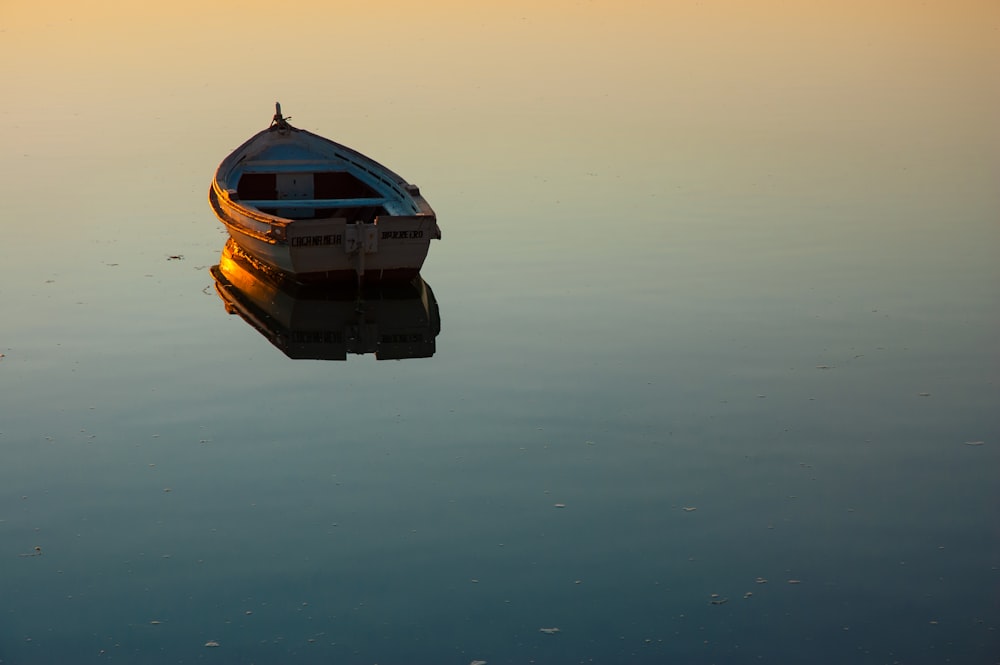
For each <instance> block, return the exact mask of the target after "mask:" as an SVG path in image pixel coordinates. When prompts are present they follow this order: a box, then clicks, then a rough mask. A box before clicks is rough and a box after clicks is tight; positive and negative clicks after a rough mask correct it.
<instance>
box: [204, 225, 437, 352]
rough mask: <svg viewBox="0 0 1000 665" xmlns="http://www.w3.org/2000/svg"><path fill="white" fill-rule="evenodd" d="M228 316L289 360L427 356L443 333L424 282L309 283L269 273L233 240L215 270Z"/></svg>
mask: <svg viewBox="0 0 1000 665" xmlns="http://www.w3.org/2000/svg"><path fill="white" fill-rule="evenodd" d="M211 272H212V277H213V278H214V279H215V290H216V292H217V293H218V294H219V297H220V298H222V301H223V302H224V303H225V306H226V311H227V312H229V313H230V314H238V315H239V316H240V317H241V318H242V319H243V320H244V321H246V322H247V323H249V324H250V325H251V326H253V327H254V328H256V329H257V331H258V332H259V333H260V334H261V335H263V336H264V337H266V338H267V339H268V340H269V341H270V342H271V343H272V344H273V345H274V346H276V347H277V348H278V349H280V350H281V351H282V353H284V354H285V355H287V356H288V357H289V358H312V359H317V360H346V359H347V355H348V354H349V353H350V354H357V355H362V354H369V353H372V354H374V355H375V357H376V359H378V360H388V359H396V360H399V359H402V358H429V357H431V356H433V355H434V351H435V338H436V337H437V335H438V333H439V332H440V331H441V317H440V314H439V311H438V304H437V300H435V298H434V293H433V292H432V291H431V287H430V286H429V285H428V284H427V283H426V282H424V280H423V279H422V278H420V277H419V276H418V277H416V278H414V279H413V280H411V281H409V282H403V283H397V284H371V285H365V286H364V287H362V288H361V289H358V288H357V287H356V286H354V285H353V284H352V285H328V284H324V285H303V284H298V283H296V282H294V281H291V280H289V279H287V278H284V277H281V276H280V275H278V274H276V273H273V272H270V271H268V270H266V269H265V268H264V267H263V266H260V265H259V264H257V263H255V262H254V261H253V259H252V258H251V257H249V256H247V255H246V254H245V253H243V252H242V251H240V249H239V247H237V245H236V244H235V243H234V242H233V241H232V240H229V241H228V242H227V243H226V246H225V248H224V249H223V250H222V256H221V257H220V258H219V264H218V265H216V266H213V267H212V271H211Z"/></svg>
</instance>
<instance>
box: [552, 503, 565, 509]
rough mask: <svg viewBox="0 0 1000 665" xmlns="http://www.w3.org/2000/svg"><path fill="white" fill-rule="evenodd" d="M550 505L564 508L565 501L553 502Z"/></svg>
mask: <svg viewBox="0 0 1000 665" xmlns="http://www.w3.org/2000/svg"><path fill="white" fill-rule="evenodd" d="M552 505H553V506H554V507H556V508H565V507H566V504H565V503H554V504H552Z"/></svg>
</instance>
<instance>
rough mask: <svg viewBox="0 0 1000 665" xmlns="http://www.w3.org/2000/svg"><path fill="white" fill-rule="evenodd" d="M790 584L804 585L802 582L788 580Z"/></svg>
mask: <svg viewBox="0 0 1000 665" xmlns="http://www.w3.org/2000/svg"><path fill="white" fill-rule="evenodd" d="M788 583H789V584H802V580H788Z"/></svg>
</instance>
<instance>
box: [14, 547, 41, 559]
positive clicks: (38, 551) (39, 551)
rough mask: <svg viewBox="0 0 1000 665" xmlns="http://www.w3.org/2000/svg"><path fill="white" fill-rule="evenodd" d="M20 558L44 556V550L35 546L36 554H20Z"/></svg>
mask: <svg viewBox="0 0 1000 665" xmlns="http://www.w3.org/2000/svg"><path fill="white" fill-rule="evenodd" d="M18 556H20V557H28V556H42V548H41V547H39V546H38V545H35V551H34V552H26V553H24V554H18Z"/></svg>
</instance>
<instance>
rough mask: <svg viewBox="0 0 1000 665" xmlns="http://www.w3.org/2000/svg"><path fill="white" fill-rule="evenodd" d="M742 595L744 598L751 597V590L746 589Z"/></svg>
mask: <svg viewBox="0 0 1000 665" xmlns="http://www.w3.org/2000/svg"><path fill="white" fill-rule="evenodd" d="M743 597H744V598H752V597H753V591H747V592H746V593H745V594H743Z"/></svg>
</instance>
